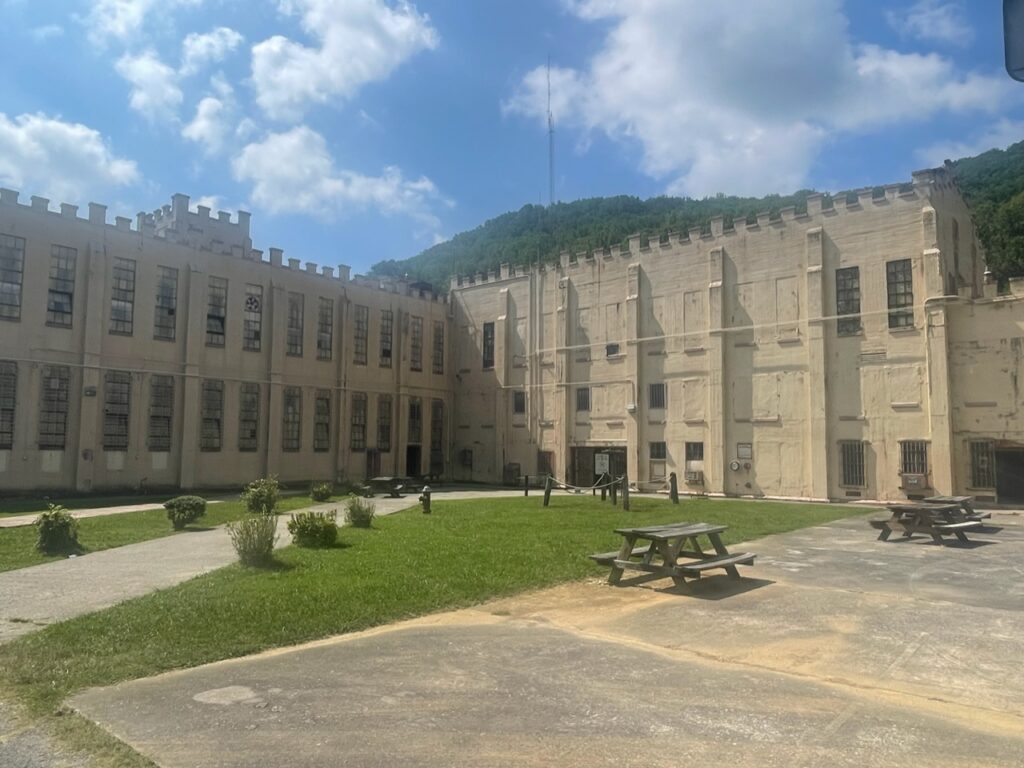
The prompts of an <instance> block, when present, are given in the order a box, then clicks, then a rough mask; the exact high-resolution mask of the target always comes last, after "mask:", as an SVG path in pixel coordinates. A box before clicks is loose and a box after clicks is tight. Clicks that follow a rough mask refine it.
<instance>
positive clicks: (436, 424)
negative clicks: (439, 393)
mask: <svg viewBox="0 0 1024 768" xmlns="http://www.w3.org/2000/svg"><path fill="white" fill-rule="evenodd" d="M430 474H432V475H434V476H435V477H436V476H439V475H442V474H444V400H431V401H430Z"/></svg>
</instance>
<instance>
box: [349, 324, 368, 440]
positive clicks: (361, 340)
mask: <svg viewBox="0 0 1024 768" xmlns="http://www.w3.org/2000/svg"><path fill="white" fill-rule="evenodd" d="M352 327H353V332H354V334H355V338H354V339H353V342H354V343H353V344H352V362H353V363H354V364H355V365H366V358H367V347H368V345H369V338H370V308H369V307H364V306H361V305H359V304H357V305H356V308H355V317H354V322H353V323H352ZM360 450H362V449H360Z"/></svg>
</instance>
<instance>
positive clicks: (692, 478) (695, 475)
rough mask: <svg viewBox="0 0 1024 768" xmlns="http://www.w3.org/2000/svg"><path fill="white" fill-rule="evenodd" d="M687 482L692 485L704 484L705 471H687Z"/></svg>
mask: <svg viewBox="0 0 1024 768" xmlns="http://www.w3.org/2000/svg"><path fill="white" fill-rule="evenodd" d="M686 482H687V483H688V484H690V485H704V473H703V472H692V471H691V472H687V473H686Z"/></svg>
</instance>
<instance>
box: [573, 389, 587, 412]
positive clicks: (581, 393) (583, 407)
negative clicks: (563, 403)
mask: <svg viewBox="0 0 1024 768" xmlns="http://www.w3.org/2000/svg"><path fill="white" fill-rule="evenodd" d="M589 410H590V387H577V388H576V412H577V413H582V412H584V411H589Z"/></svg>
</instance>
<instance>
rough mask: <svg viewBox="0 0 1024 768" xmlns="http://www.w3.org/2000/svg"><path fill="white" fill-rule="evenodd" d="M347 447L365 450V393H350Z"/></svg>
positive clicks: (354, 449)
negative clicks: (349, 430) (350, 406)
mask: <svg viewBox="0 0 1024 768" xmlns="http://www.w3.org/2000/svg"><path fill="white" fill-rule="evenodd" d="M349 447H350V448H351V449H352V450H353V451H365V450H366V395H365V394H363V393H362V392H353V393H352V433H351V438H350V444H349Z"/></svg>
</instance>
